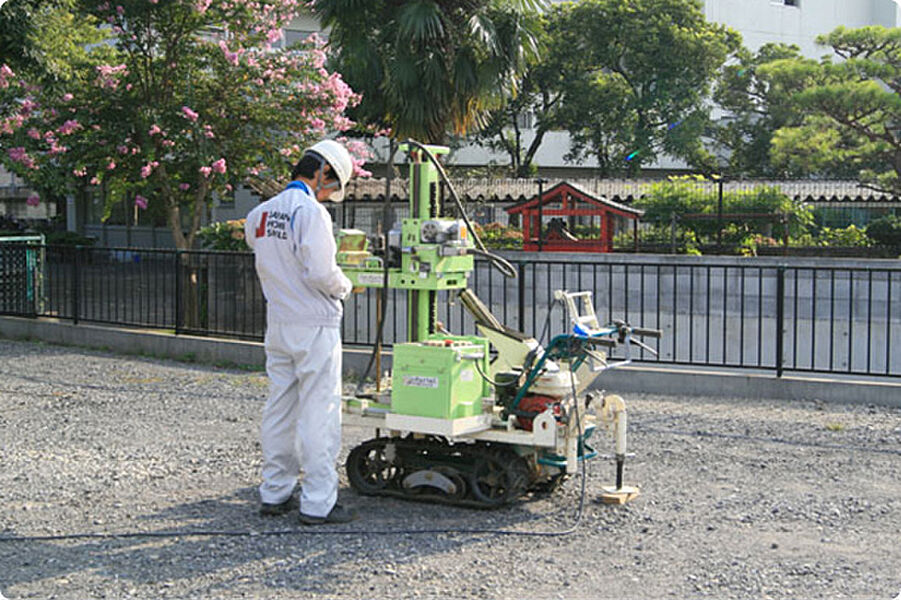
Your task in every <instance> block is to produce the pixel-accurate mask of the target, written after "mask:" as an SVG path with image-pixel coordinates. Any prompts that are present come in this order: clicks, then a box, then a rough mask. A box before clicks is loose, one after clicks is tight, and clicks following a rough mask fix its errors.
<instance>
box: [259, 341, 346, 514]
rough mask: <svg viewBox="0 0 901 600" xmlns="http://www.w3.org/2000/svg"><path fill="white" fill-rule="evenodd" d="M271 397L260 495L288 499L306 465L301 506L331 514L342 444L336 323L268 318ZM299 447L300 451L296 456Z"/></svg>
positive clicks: (269, 500)
mask: <svg viewBox="0 0 901 600" xmlns="http://www.w3.org/2000/svg"><path fill="white" fill-rule="evenodd" d="M266 372H267V373H268V375H269V399H268V400H267V402H266V406H265V407H264V408H263V419H262V426H261V432H260V434H261V435H260V439H261V445H262V448H263V483H262V484H261V485H260V499H261V500H262V501H263V502H267V503H271V504H277V503H281V502H284V501H285V500H287V499H288V498H289V497H290V495H291V492H292V491H293V490H294V486H295V485H296V484H297V478H298V475H299V474H300V472H301V470H303V482H302V484H301V495H300V511H301V512H302V513H304V514H306V515H310V516H313V517H324V516H326V515H328V514H329V512H330V511H331V510H332V507H333V506H334V505H335V501H336V500H337V498H338V472H337V470H336V465H335V463H336V460H337V458H338V452H339V450H340V449H341V338H340V331H339V330H338V329H337V328H335V327H306V326H303V325H295V324H286V323H269V325H268V327H267V329H266ZM298 450H299V451H300V456H298Z"/></svg>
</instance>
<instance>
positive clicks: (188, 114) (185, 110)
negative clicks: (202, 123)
mask: <svg viewBox="0 0 901 600" xmlns="http://www.w3.org/2000/svg"><path fill="white" fill-rule="evenodd" d="M181 112H182V114H183V115H184V117H185V118H186V119H188V120H189V121H191V122H192V123H193V122H194V121H196V120H197V118H198V117H199V116H200V115H198V114H197V113H196V112H194V111H193V110H191V107H189V106H182V107H181Z"/></svg>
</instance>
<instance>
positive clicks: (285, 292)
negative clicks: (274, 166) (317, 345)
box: [244, 181, 352, 327]
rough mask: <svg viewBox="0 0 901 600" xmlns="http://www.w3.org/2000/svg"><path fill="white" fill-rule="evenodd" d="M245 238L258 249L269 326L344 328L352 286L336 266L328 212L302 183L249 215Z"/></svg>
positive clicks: (333, 240)
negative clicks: (345, 307) (344, 302)
mask: <svg viewBox="0 0 901 600" xmlns="http://www.w3.org/2000/svg"><path fill="white" fill-rule="evenodd" d="M244 239H246V240H247V244H248V245H249V246H250V247H251V248H253V252H254V255H255V262H256V269H257V275H258V276H259V278H260V285H261V286H262V288H263V295H265V296H266V301H267V302H268V308H267V316H268V322H269V323H272V322H276V321H278V322H283V323H294V324H304V325H309V326H310V327H340V326H341V314H342V305H341V302H340V301H341V300H343V299H344V297H345V296H347V294H349V293H350V291H351V288H352V284H351V282H350V280H349V279H348V278H347V277H346V276H345V275H344V273H342V272H341V269H340V268H339V267H338V265H337V263H336V262H335V252H336V246H335V238H334V236H333V234H332V220H331V217H329V214H328V211H327V210H326V209H325V207H324V206H322V204H321V203H319V202H317V201H316V199H315V198H314V197H313V194H312V192H311V191H310V189H309V187H308V186H307V185H306V184H304V183H303V182H302V181H293V182H291V184H290V185H289V186H288V189H286V190H285V191H283V192H282V193H281V194H279V195H277V196H275V197H274V198H271V199H269V200H267V201H266V202H263V203H262V204H260V205H258V206H257V207H256V208H254V209H253V210H251V211H250V213H248V215H247V221H246V222H245V224H244Z"/></svg>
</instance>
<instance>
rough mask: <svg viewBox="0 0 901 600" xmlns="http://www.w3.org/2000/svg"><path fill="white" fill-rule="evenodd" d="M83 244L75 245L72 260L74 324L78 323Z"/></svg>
mask: <svg viewBox="0 0 901 600" xmlns="http://www.w3.org/2000/svg"><path fill="white" fill-rule="evenodd" d="M80 262H81V246H75V260H74V261H73V262H72V294H71V295H72V324H73V325H78V310H79V306H78V304H79V302H78V292H79V285H78V280H79V279H80V278H81V268H80V267H81V265H80V264H79V263H80Z"/></svg>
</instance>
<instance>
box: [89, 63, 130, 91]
mask: <svg viewBox="0 0 901 600" xmlns="http://www.w3.org/2000/svg"><path fill="white" fill-rule="evenodd" d="M127 74H128V68H127V67H126V66H125V65H124V64H122V65H116V66H112V65H99V66H97V79H96V83H97V85H99V86H100V87H101V88H104V89H110V90H115V89H117V88H118V87H119V77H121V76H124V75H127Z"/></svg>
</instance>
